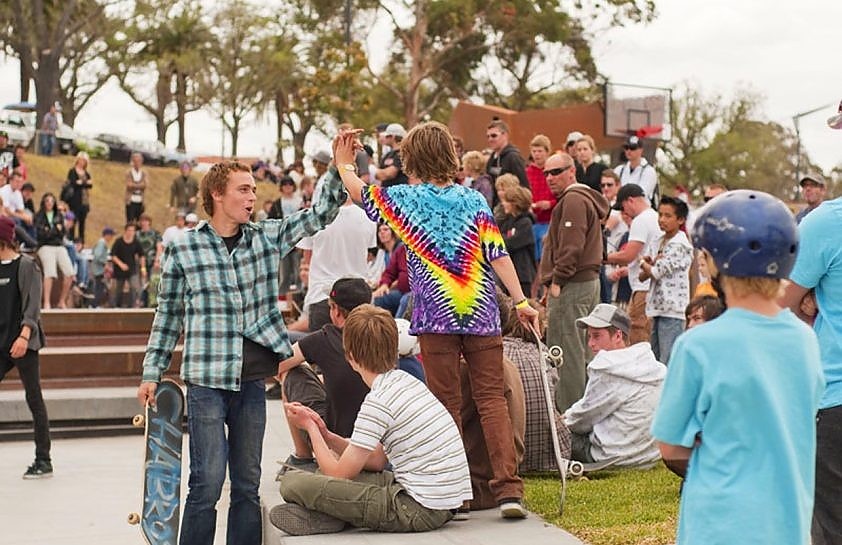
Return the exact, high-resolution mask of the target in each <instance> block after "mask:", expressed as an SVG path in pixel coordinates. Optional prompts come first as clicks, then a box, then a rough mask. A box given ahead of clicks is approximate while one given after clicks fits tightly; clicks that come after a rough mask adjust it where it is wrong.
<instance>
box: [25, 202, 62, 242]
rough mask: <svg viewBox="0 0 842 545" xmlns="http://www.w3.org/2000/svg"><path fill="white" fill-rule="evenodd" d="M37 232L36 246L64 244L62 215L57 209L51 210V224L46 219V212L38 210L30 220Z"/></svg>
mask: <svg viewBox="0 0 842 545" xmlns="http://www.w3.org/2000/svg"><path fill="white" fill-rule="evenodd" d="M32 223H33V224H34V225H35V232H36V233H37V234H38V246H61V245H62V244H64V235H65V233H66V231H65V229H64V215H62V213H61V212H59V211H58V210H55V211H54V212H53V224H52V225H50V222H49V221H47V213H46V212H44V211H43V210H39V211H38V213H37V214H35V218H34V219H33V220H32Z"/></svg>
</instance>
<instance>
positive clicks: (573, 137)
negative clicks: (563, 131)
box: [565, 131, 585, 144]
mask: <svg viewBox="0 0 842 545" xmlns="http://www.w3.org/2000/svg"><path fill="white" fill-rule="evenodd" d="M583 136H585V135H584V134H582V133H580V132H579V131H573V132H571V133H570V134H568V135H567V140H565V142H567V143H568V144H569V143H570V142H578V141H579V139H580V138H582V137H583Z"/></svg>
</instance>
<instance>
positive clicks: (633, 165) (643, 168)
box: [614, 136, 661, 208]
mask: <svg viewBox="0 0 842 545" xmlns="http://www.w3.org/2000/svg"><path fill="white" fill-rule="evenodd" d="M623 151H624V152H625V155H626V162H625V163H623V164H621V165H619V166H617V167H616V168H615V169H614V172H616V173H617V176H619V177H620V185H626V184H637V185H639V186H640V187H641V188H643V192H644V193H645V194H646V198H647V200H649V203H650V204H651V205H652V208H657V206H658V201H659V200H660V196H661V195H660V191H659V190H658V173H657V172H655V167H653V166H652V165H650V164H649V163H648V162H647V161H646V158H645V157H644V156H643V139H642V138H640V137H638V136H629V137H628V139H627V140H626V143H625V144H623Z"/></svg>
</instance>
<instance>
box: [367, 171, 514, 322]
mask: <svg viewBox="0 0 842 545" xmlns="http://www.w3.org/2000/svg"><path fill="white" fill-rule="evenodd" d="M363 207H364V208H365V211H366V214H368V217H369V218H371V220H372V221H380V220H383V221H385V222H386V223H387V224H388V225H389V227H391V228H392V229H393V230H394V231H395V233H397V235H398V236H399V237H400V238H401V240H403V242H404V244H405V245H406V248H407V251H408V252H407V264H408V268H409V283H410V287H411V288H412V294H413V299H414V306H413V310H412V328H411V332H412V333H413V334H416V335H417V334H421V333H437V334H446V335H481V336H491V335H499V334H500V316H499V310H498V308H497V299H496V296H495V289H494V271H493V269H492V268H491V262H492V261H494V260H495V259H498V258H500V257H504V256H506V255H508V254H507V253H506V246H505V243H504V242H503V237H502V236H501V235H500V231H499V229H497V224H496V223H495V222H494V217H493V215H492V213H491V210H490V209H489V208H488V203H486V201H485V199H484V198H483V197H482V195H481V194H480V193H478V192H476V191H473V190H471V189H468V188H465V187H462V186H460V185H449V186H446V187H436V186H434V185H433V184H430V183H424V184H421V185H399V186H392V187H388V188H381V187H377V186H374V185H370V186H366V187H365V188H364V189H363Z"/></svg>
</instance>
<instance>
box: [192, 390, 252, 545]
mask: <svg viewBox="0 0 842 545" xmlns="http://www.w3.org/2000/svg"><path fill="white" fill-rule="evenodd" d="M263 382H264V381H263V379H260V380H252V381H249V382H244V383H243V384H242V385H241V390H240V391H239V392H233V391H229V390H217V389H213V388H206V387H204V386H196V385H193V384H188V385H187V422H188V428H189V431H190V480H189V486H190V492H189V493H188V494H187V501H186V502H185V503H184V517H183V518H182V521H181V537H180V539H179V543H180V544H181V545H194V544H196V545H198V544H201V545H213V542H214V533H215V531H216V503H217V502H218V501H219V498H220V496H221V495H222V485H223V483H224V482H225V472H226V468H227V470H228V471H229V473H230V476H231V507H230V509H229V510H228V539H227V541H226V543H227V544H228V545H260V543H261V540H262V529H263V527H262V526H263V525H262V519H261V512H260V496H259V488H260V460H261V458H262V456H263V432H264V430H265V428H266V396H265V393H264V387H263ZM226 426H227V428H228V434H227V435H228V436H227V439H226V433H225V428H226Z"/></svg>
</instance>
